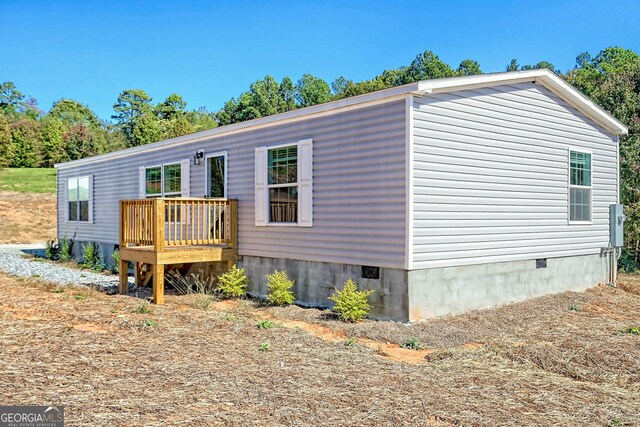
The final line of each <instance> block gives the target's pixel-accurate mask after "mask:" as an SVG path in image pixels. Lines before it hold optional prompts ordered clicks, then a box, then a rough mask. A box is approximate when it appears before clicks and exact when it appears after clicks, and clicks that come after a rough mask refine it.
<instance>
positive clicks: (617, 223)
mask: <svg viewBox="0 0 640 427" xmlns="http://www.w3.org/2000/svg"><path fill="white" fill-rule="evenodd" d="M624 220H625V216H624V210H623V206H622V205H620V204H612V205H609V241H610V242H611V246H613V247H614V248H620V247H622V246H624Z"/></svg>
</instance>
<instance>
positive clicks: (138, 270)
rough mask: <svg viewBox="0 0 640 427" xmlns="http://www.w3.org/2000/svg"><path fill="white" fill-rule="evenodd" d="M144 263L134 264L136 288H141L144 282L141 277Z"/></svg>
mask: <svg viewBox="0 0 640 427" xmlns="http://www.w3.org/2000/svg"><path fill="white" fill-rule="evenodd" d="M141 270H142V263H141V262H138V261H136V262H134V263H133V277H134V278H135V280H136V286H141V285H142V280H141V277H140V275H141V274H142V271H141Z"/></svg>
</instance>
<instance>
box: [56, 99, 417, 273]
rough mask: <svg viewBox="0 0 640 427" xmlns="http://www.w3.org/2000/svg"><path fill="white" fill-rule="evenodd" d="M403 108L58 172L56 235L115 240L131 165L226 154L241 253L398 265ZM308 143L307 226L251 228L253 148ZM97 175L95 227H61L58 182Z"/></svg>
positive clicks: (197, 185) (194, 171)
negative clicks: (310, 196)
mask: <svg viewBox="0 0 640 427" xmlns="http://www.w3.org/2000/svg"><path fill="white" fill-rule="evenodd" d="M405 116H406V111H405V102H404V101H394V102H389V103H386V104H381V105H377V106H372V107H363V108H359V109H354V110H351V111H346V112H338V113H334V114H331V115H327V116H324V117H316V118H313V117H311V118H307V119H304V120H302V121H298V122H294V123H289V124H281V125H274V126H270V127H266V128H263V129H255V130H250V129H249V130H244V131H239V132H234V133H230V134H226V135H220V136H214V137H212V138H211V139H208V140H205V141H200V142H195V143H189V144H185V145H180V146H175V147H172V146H167V147H165V148H161V149H158V150H155V151H150V152H139V153H136V154H132V155H130V156H127V157H120V158H115V159H106V160H101V159H96V161H95V162H91V163H87V164H84V165H77V166H70V167H64V165H63V166H62V167H61V168H60V169H59V171H58V200H59V202H58V203H59V204H60V205H59V214H58V223H59V224H60V226H59V236H60V237H61V236H63V235H65V234H66V235H68V236H69V237H70V236H73V235H74V234H76V239H77V240H81V241H97V242H105V243H117V242H118V200H121V199H137V198H138V168H139V166H143V165H153V164H159V163H169V162H176V161H180V160H182V159H191V158H192V157H193V155H194V154H195V152H196V150H197V149H204V151H205V154H206V153H213V152H218V151H227V152H228V159H227V160H228V189H227V192H228V197H229V198H233V199H238V201H239V202H238V215H239V224H238V229H239V236H238V237H239V243H238V244H239V254H240V255H250V256H263V257H273V258H289V259H298V260H309V261H323V262H335V263H347V264H356V265H358V264H364V265H374V266H380V267H390V268H403V267H404V263H405V228H406V219H405V218H406V198H405V187H406V185H405V183H406V173H405V172H406V170H405V169H406V137H405V132H406V131H405V129H406V124H405V123H406V120H405ZM305 138H313V204H314V212H313V227H311V228H302V227H278V226H268V227H256V226H255V217H254V194H255V189H254V174H255V173H254V171H255V168H254V156H255V147H258V146H263V145H267V146H269V145H278V144H285V143H296V142H297V141H298V140H300V139H305ZM205 171H206V167H205V165H204V162H203V164H202V165H200V166H194V165H193V164H192V165H191V166H190V195H191V196H192V197H202V196H204V194H205V185H206V183H205V176H206V175H205V174H206V172H205ZM83 175H93V176H94V209H93V212H94V218H95V223H94V224H77V223H68V222H65V217H64V211H65V200H66V198H65V195H64V183H65V182H66V179H67V178H69V177H74V176H83Z"/></svg>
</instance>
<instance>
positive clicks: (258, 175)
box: [255, 138, 313, 227]
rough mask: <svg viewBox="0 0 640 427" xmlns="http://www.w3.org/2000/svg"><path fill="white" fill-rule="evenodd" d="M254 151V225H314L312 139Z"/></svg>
mask: <svg viewBox="0 0 640 427" xmlns="http://www.w3.org/2000/svg"><path fill="white" fill-rule="evenodd" d="M255 154H256V157H255V220H256V222H255V224H256V226H257V227H264V226H270V225H274V226H297V227H313V139H311V138H308V139H301V140H300V141H298V142H297V143H293V144H283V145H278V146H271V147H256V153H255Z"/></svg>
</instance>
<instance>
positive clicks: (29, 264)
mask: <svg viewBox="0 0 640 427" xmlns="http://www.w3.org/2000/svg"><path fill="white" fill-rule="evenodd" d="M29 255H36V256H35V257H30V256H29ZM42 256H44V245H43V244H30V245H0V270H2V271H4V272H5V273H8V274H10V275H12V276H18V277H30V278H34V277H35V278H39V279H42V280H46V281H47V282H54V283H59V284H61V285H91V286H95V287H99V288H101V289H102V290H112V289H113V288H114V287H115V288H116V289H117V287H118V276H117V275H113V274H100V273H96V272H93V271H91V270H86V269H78V268H71V267H65V266H63V265H57V264H55V263H52V262H49V261H46V260H44V259H43V258H38V257H42ZM132 280H133V278H131V277H130V278H129V281H130V282H131V281H132Z"/></svg>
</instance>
